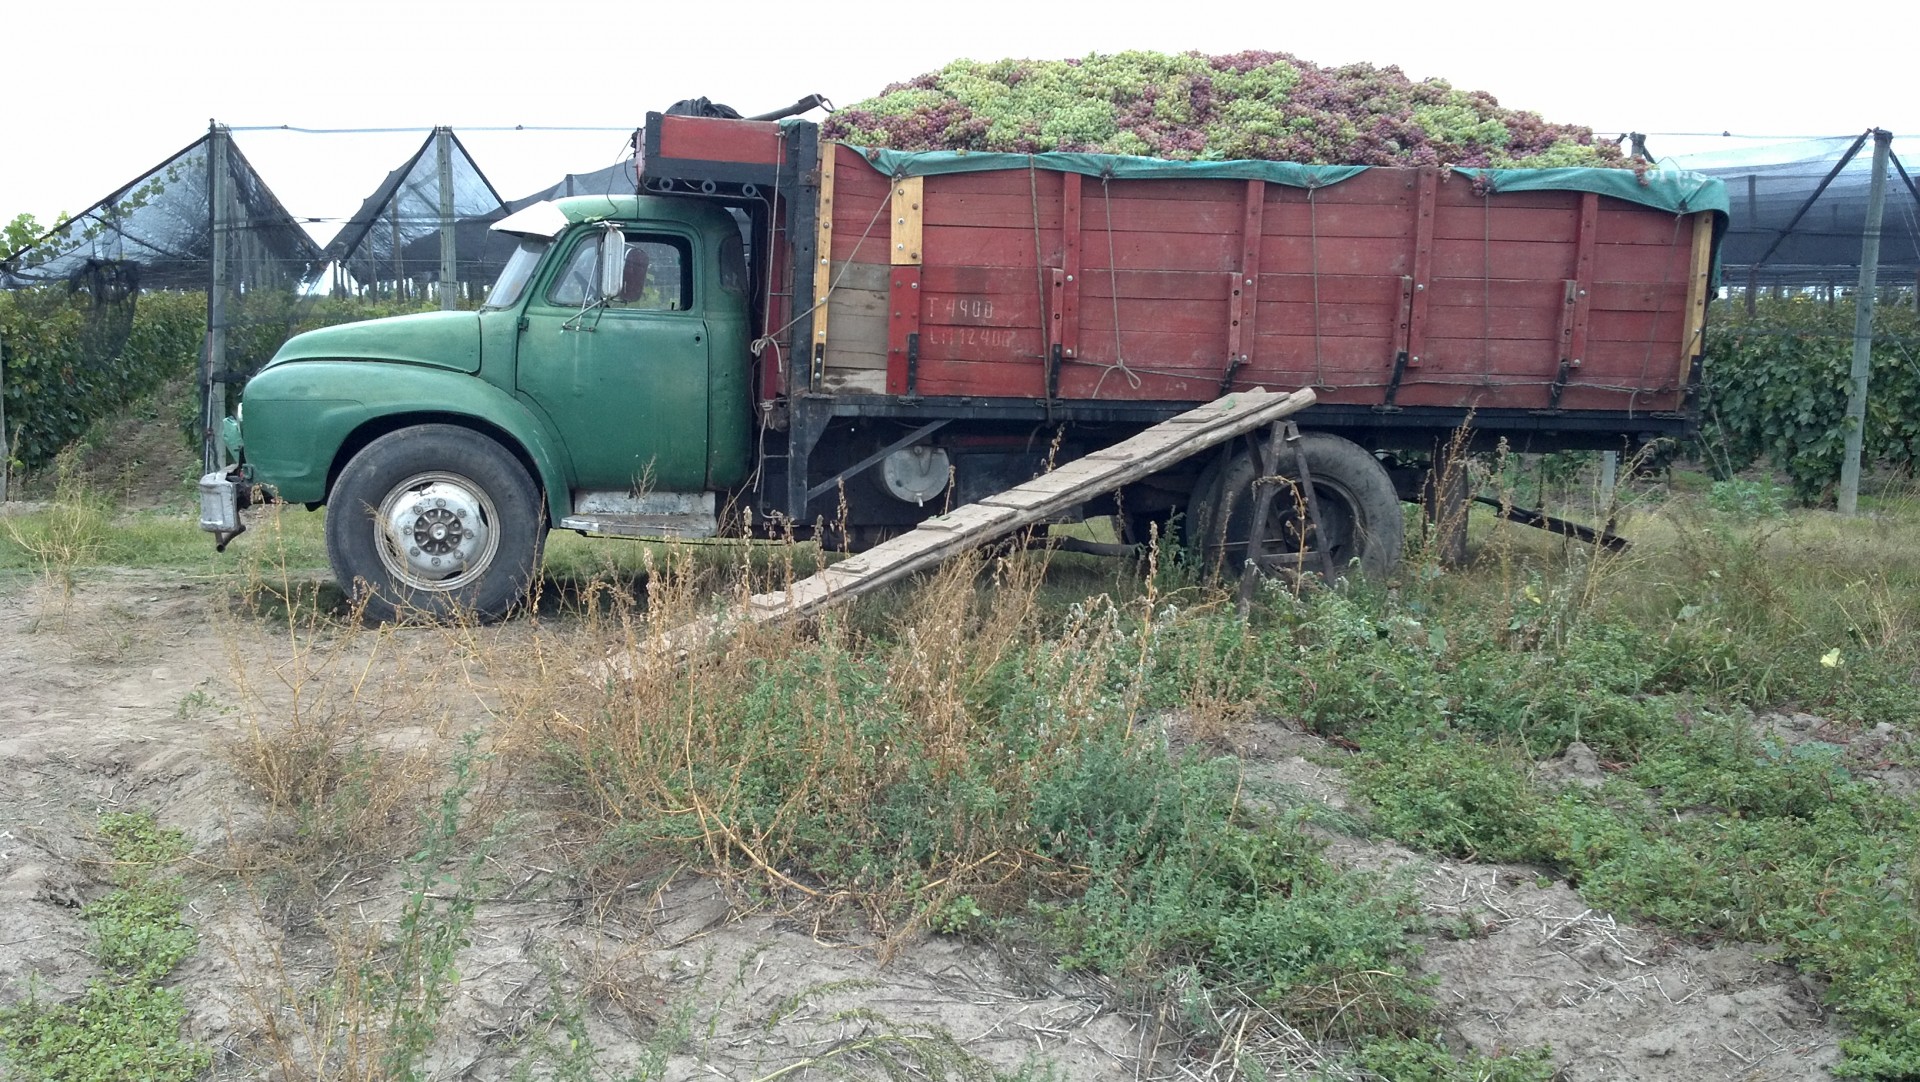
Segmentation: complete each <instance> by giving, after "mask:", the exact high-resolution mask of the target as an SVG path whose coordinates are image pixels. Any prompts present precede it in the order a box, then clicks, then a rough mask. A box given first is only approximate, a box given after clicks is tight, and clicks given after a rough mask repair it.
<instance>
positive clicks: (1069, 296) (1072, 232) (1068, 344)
mask: <svg viewBox="0 0 1920 1082" xmlns="http://www.w3.org/2000/svg"><path fill="white" fill-rule="evenodd" d="M1081 183H1082V180H1081V176H1080V174H1078V173H1068V174H1066V175H1064V176H1063V177H1062V178H1061V185H1060V270H1061V272H1062V273H1063V274H1065V275H1066V282H1065V284H1064V285H1063V286H1062V287H1061V297H1060V319H1061V328H1060V355H1061V356H1062V357H1064V358H1066V359H1068V360H1071V359H1073V358H1075V357H1078V356H1079V355H1080V278H1081V259H1080V226H1081V222H1080V188H1081Z"/></svg>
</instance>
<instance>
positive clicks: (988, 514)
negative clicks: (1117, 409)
mask: <svg viewBox="0 0 1920 1082" xmlns="http://www.w3.org/2000/svg"><path fill="white" fill-rule="evenodd" d="M1313 402H1314V396H1313V392H1312V391H1311V390H1307V389H1304V388H1303V389H1301V390H1298V391H1295V392H1293V393H1292V394H1274V393H1269V392H1267V391H1264V390H1261V389H1259V388H1255V389H1253V390H1250V391H1236V392H1234V393H1233V394H1230V395H1227V396H1226V397H1224V398H1221V399H1219V400H1217V401H1214V402H1209V403H1207V404H1206V405H1204V406H1200V407H1198V408H1197V409H1192V410H1188V411H1187V412H1186V413H1183V414H1180V415H1179V416H1178V417H1174V418H1171V419H1169V420H1166V421H1163V422H1161V423H1160V424H1157V425H1155V426H1153V427H1152V428H1149V429H1147V430H1146V431H1145V432H1142V433H1140V434H1139V435H1137V436H1134V437H1132V438H1131V439H1128V440H1125V441H1123V442H1121V443H1116V444H1114V445H1113V446H1112V447H1109V448H1107V449H1106V450H1104V451H1098V452H1096V453H1094V454H1091V455H1088V456H1087V457H1085V458H1081V459H1076V460H1075V461H1073V462H1069V463H1068V464H1066V465H1065V466H1062V467H1060V468H1059V469H1057V470H1054V471H1053V472H1051V473H1048V474H1045V475H1043V476H1040V477H1036V478H1034V479H1033V480H1031V481H1028V482H1026V483H1025V484H1022V485H1016V486H1014V487H1013V488H1010V489H1007V490H1006V491H1005V492H1001V493H998V494H996V495H993V496H989V497H987V498H986V499H984V500H980V501H979V502H977V503H970V504H967V505H966V506H964V507H960V508H956V509H955V510H953V511H950V512H948V513H947V514H944V515H941V516H939V517H938V518H932V519H928V520H927V521H926V522H924V523H922V524H921V525H920V526H919V528H917V529H915V530H914V531H913V532H911V533H907V534H902V535H901V536H899V537H896V538H893V539H892V540H890V541H886V542H884V543H882V544H880V545H876V546H875V547H873V548H871V549H868V550H867V551H865V552H863V553H860V554H859V555H857V556H854V557H852V558H850V559H847V560H842V561H841V562H839V563H837V564H834V565H833V566H832V567H829V568H827V569H826V570H824V571H822V572H820V573H819V574H817V575H814V576H812V577H811V578H805V579H801V580H800V581H798V582H796V583H794V584H793V585H792V586H789V587H788V588H786V589H784V590H781V591H778V592H776V593H766V594H756V595H754V596H753V597H751V598H749V599H748V600H747V602H746V604H744V605H742V606H739V607H737V608H735V609H734V610H732V611H730V612H724V613H719V614H716V615H714V616H709V617H706V618H704V619H701V620H696V621H694V622H692V623H690V624H686V625H683V626H681V627H678V628H675V629H673V630H672V631H669V632H667V633H666V635H665V640H666V641H665V643H664V644H663V645H666V646H667V647H668V651H667V652H668V654H669V655H671V656H677V657H679V658H684V657H685V656H686V652H687V651H689V650H691V649H693V648H695V647H697V646H699V645H700V644H701V643H702V642H703V641H706V640H710V639H711V638H713V637H716V636H721V635H725V634H726V633H727V632H728V631H730V630H732V629H733V628H735V627H737V626H739V625H740V624H741V623H742V622H751V623H766V622H768V621H772V620H782V619H787V618H790V617H796V616H805V615H808V614H809V613H814V612H818V611H820V610H821V609H824V608H827V607H828V606H830V605H837V604H839V603H841V602H843V601H850V600H852V599H854V598H856V597H859V596H860V595H862V594H864V593H867V592H869V591H872V590H876V589H878V588H880V587H882V586H885V585H886V584H888V583H890V582H897V581H899V580H900V579H903V578H905V577H907V576H908V575H911V574H913V573H915V572H917V571H923V570H926V569H927V568H930V567H933V566H935V565H936V564H939V563H940V562H942V561H944V560H946V559H948V558H950V557H953V556H957V555H959V554H960V553H962V552H966V551H967V550H969V549H974V548H979V547H980V546H982V545H985V544H988V543H989V542H992V541H995V540H997V539H999V538H1002V537H1005V536H1007V535H1008V534H1010V533H1013V532H1015V531H1017V530H1019V529H1022V528H1023V527H1026V526H1031V525H1034V524H1035V523H1039V522H1043V521H1045V520H1047V519H1048V518H1051V517H1053V516H1054V515H1057V514H1059V513H1060V512H1062V511H1065V510H1067V509H1068V508H1070V507H1072V506H1073V505H1075V504H1078V503H1084V502H1085V501H1087V500H1089V499H1092V498H1094V497H1096V496H1102V495H1105V494H1106V493H1109V492H1113V491H1115V490H1117V489H1119V488H1121V487H1122V486H1124V485H1128V484H1131V483H1132V482H1134V481H1138V480H1140V479H1142V478H1145V477H1150V476H1152V475H1153V474H1156V473H1159V472H1160V471H1161V470H1164V469H1167V468H1168V467H1170V466H1173V465H1174V464H1176V463H1178V462H1180V461H1181V460H1182V459H1185V458H1188V457H1190V456H1192V455H1196V454H1199V453H1200V452H1201V451H1205V450H1207V449H1208V448H1210V447H1218V446H1219V445H1220V444H1222V443H1225V442H1226V441H1228V440H1230V439H1233V438H1235V437H1236V436H1242V435H1245V434H1247V433H1249V432H1253V431H1255V430H1257V429H1260V428H1263V427H1265V426H1268V425H1272V424H1275V423H1277V422H1278V421H1280V420H1281V419H1282V418H1284V417H1286V416H1288V415H1289V414H1293V413H1297V412H1299V411H1300V410H1303V409H1305V408H1306V407H1308V406H1310V405H1312V404H1313ZM613 664H614V665H615V667H616V668H620V669H624V668H625V666H624V665H621V664H620V663H619V662H618V661H615V662H614V663H613Z"/></svg>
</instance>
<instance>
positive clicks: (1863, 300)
mask: <svg viewBox="0 0 1920 1082" xmlns="http://www.w3.org/2000/svg"><path fill="white" fill-rule="evenodd" d="M1892 145H1893V133H1892V132H1889V131H1882V130H1880V129H1878V128H1875V129H1874V132H1873V184H1872V186H1870V187H1869V188H1868V189H1867V223H1866V226H1865V227H1864V228H1862V229H1861V230H1860V288H1859V289H1858V290H1856V291H1855V292H1854V295H1853V383H1852V386H1851V387H1850V388H1848V390H1847V442H1846V450H1845V452H1844V453H1845V457H1843V458H1842V459H1841V460H1840V498H1839V503H1840V513H1841V514H1843V515H1851V514H1853V513H1854V512H1855V511H1857V510H1859V504H1860V454H1861V450H1862V448H1863V447H1864V445H1865V443H1866V435H1867V432H1866V428H1867V376H1868V375H1869V374H1870V373H1871V372H1872V370H1873V295H1874V292H1875V290H1876V289H1877V287H1878V285H1879V280H1880V218H1881V215H1882V214H1884V213H1885V211H1886V206H1887V154H1888V152H1889V150H1890V149H1891V148H1892Z"/></svg>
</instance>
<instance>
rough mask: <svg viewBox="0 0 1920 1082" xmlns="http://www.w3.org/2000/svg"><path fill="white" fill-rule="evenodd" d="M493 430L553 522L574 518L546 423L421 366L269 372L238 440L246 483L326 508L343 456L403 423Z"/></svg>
mask: <svg viewBox="0 0 1920 1082" xmlns="http://www.w3.org/2000/svg"><path fill="white" fill-rule="evenodd" d="M432 422H440V423H453V424H467V425H471V426H472V427H474V428H478V429H481V430H487V429H492V430H495V431H496V432H497V433H499V434H501V435H503V436H505V437H506V438H507V439H508V440H510V441H512V442H513V443H515V444H518V446H517V447H509V448H508V450H510V451H518V452H519V453H520V454H521V455H522V457H524V458H525V459H526V460H528V461H529V462H531V463H532V464H533V466H534V468H535V470H536V471H537V472H538V476H537V477H536V478H535V480H536V481H538V482H539V484H540V486H541V488H543V489H545V490H546V494H547V510H548V515H549V517H550V519H551V520H552V521H554V522H558V521H559V520H560V519H562V518H564V517H565V516H567V515H568V514H570V513H571V512H572V507H571V506H570V496H569V492H570V489H571V485H570V484H569V483H568V478H569V477H570V476H571V464H570V462H569V460H568V458H567V454H566V451H565V450H564V448H562V446H561V445H560V443H559V441H557V440H555V439H554V438H553V435H552V434H551V432H549V430H548V428H547V425H546V422H545V421H544V420H543V419H542V418H541V417H540V415H539V414H537V413H535V412H534V411H533V410H532V409H530V408H528V406H527V405H526V404H525V403H523V402H521V401H520V400H519V399H517V398H515V397H514V396H513V395H511V394H509V393H507V392H506V391H504V390H502V389H500V388H499V387H497V386H495V385H494V384H492V383H489V382H487V381H486V380H484V379H480V378H476V377H475V376H472V375H468V374H466V373H464V372H457V371H452V370H449V369H445V368H433V367H426V366H423V365H410V364H394V363H390V362H378V361H347V360H332V361H320V360H311V361H309V360H302V361H290V362H279V363H275V364H272V365H269V366H268V367H267V368H265V369H264V370H262V371H261V372H260V374H259V375H257V376H255V377H253V379H252V380H251V381H249V382H248V383H247V389H246V395H245V400H244V406H243V412H242V416H241V433H242V439H243V441H244V446H245V449H246V461H247V466H248V468H249V470H250V471H251V475H252V477H253V479H254V480H255V481H257V482H259V483H261V484H263V485H271V486H273V488H275V489H276V490H277V491H278V492H279V495H280V498H281V499H283V500H286V501H287V502H289V503H309V504H313V503H325V502H326V499H327V485H328V483H329V480H330V479H331V478H332V477H333V476H335V475H336V474H337V473H338V471H339V468H340V467H341V466H344V465H345V464H346V463H345V457H346V455H347V454H350V453H351V452H353V451H355V450H357V449H358V448H360V447H361V446H364V445H365V444H366V443H367V442H368V441H369V440H370V439H371V438H373V437H374V436H377V435H384V434H385V433H387V432H390V431H393V430H394V429H397V428H404V427H406V426H407V425H408V424H410V423H420V424H425V423H432Z"/></svg>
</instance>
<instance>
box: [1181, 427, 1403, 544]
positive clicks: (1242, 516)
mask: <svg viewBox="0 0 1920 1082" xmlns="http://www.w3.org/2000/svg"><path fill="white" fill-rule="evenodd" d="M1300 448H1301V450H1302V451H1304V452H1305V455H1306V460H1307V470H1308V472H1309V473H1311V474H1312V475H1313V493H1314V499H1315V500H1316V502H1318V504H1319V506H1320V524H1321V529H1322V530H1323V531H1324V534H1325V536H1324V538H1316V539H1314V540H1312V541H1311V542H1310V547H1311V549H1319V548H1321V547H1322V545H1323V544H1324V546H1325V548H1326V552H1327V555H1328V556H1329V557H1330V562H1331V564H1332V566H1333V573H1334V575H1335V576H1336V577H1337V576H1341V575H1345V574H1347V573H1348V572H1350V571H1354V570H1358V571H1359V573H1361V574H1363V575H1365V576H1367V577H1369V578H1383V577H1385V576H1387V575H1389V574H1391V573H1392V572H1393V570H1394V568H1396V567H1398V566H1399V564H1400V554H1401V550H1402V548H1403V547H1404V546H1405V544H1406V528H1407V526H1406V512H1405V510H1404V509H1403V508H1402V506H1401V503H1400V497H1399V495H1398V494H1396V493H1395V492H1394V488H1393V478H1392V477H1391V476H1389V475H1388V473H1387V469H1386V467H1385V466H1383V465H1381V464H1380V460H1379V459H1377V458H1375V457H1373V455H1372V454H1370V453H1368V451H1367V450H1366V448H1364V447H1361V446H1360V445H1359V444H1357V443H1354V442H1353V441H1351V440H1347V439H1342V438H1341V437H1339V436H1333V435H1329V434H1327V433H1324V432H1304V433H1301V435H1300ZM1293 455H1294V450H1293V448H1291V447H1287V446H1284V445H1283V446H1282V448H1281V451H1280V456H1281V457H1280V474H1281V475H1282V476H1285V477H1291V476H1292V475H1293V474H1294V473H1295V472H1297V471H1296V469H1295V466H1294V459H1293ZM1253 481H1254V465H1253V456H1251V455H1249V454H1247V453H1246V452H1245V451H1240V452H1238V453H1236V454H1234V455H1233V456H1232V457H1231V458H1227V459H1225V460H1223V461H1216V462H1215V463H1214V464H1213V465H1211V466H1209V467H1208V468H1207V470H1206V472H1205V473H1203V474H1202V475H1201V477H1200V481H1199V483H1198V484H1196V485H1195V487H1194V493H1193V503H1192V506H1191V515H1190V520H1189V521H1190V525H1191V531H1190V536H1191V537H1192V538H1193V544H1194V547H1195V549H1196V553H1197V555H1198V556H1199V558H1200V560H1201V561H1202V565H1203V566H1204V567H1206V568H1207V569H1208V570H1209V571H1211V572H1215V573H1219V574H1226V575H1234V574H1238V573H1239V568H1240V565H1241V563H1242V562H1243V560H1244V559H1245V553H1246V550H1247V540H1248V537H1249V536H1250V533H1251V530H1250V526H1251V523H1252V518H1253V497H1254V492H1253ZM1299 504H1300V500H1299V499H1297V498H1296V496H1295V494H1294V492H1293V491H1292V489H1291V488H1290V487H1288V486H1286V485H1281V486H1279V487H1278V488H1277V489H1275V491H1274V493H1273V500H1272V503H1271V505H1270V507H1269V510H1268V513H1267V522H1266V526H1265V529H1264V530H1263V531H1262V534H1261V544H1262V548H1263V550H1264V551H1265V552H1266V553H1267V554H1269V555H1278V554H1281V553H1289V552H1299V551H1301V547H1302V534H1303V533H1304V532H1305V531H1304V529H1303V525H1302V524H1303V522H1304V520H1305V515H1304V514H1303V512H1302V510H1301V508H1300V507H1299Z"/></svg>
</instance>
